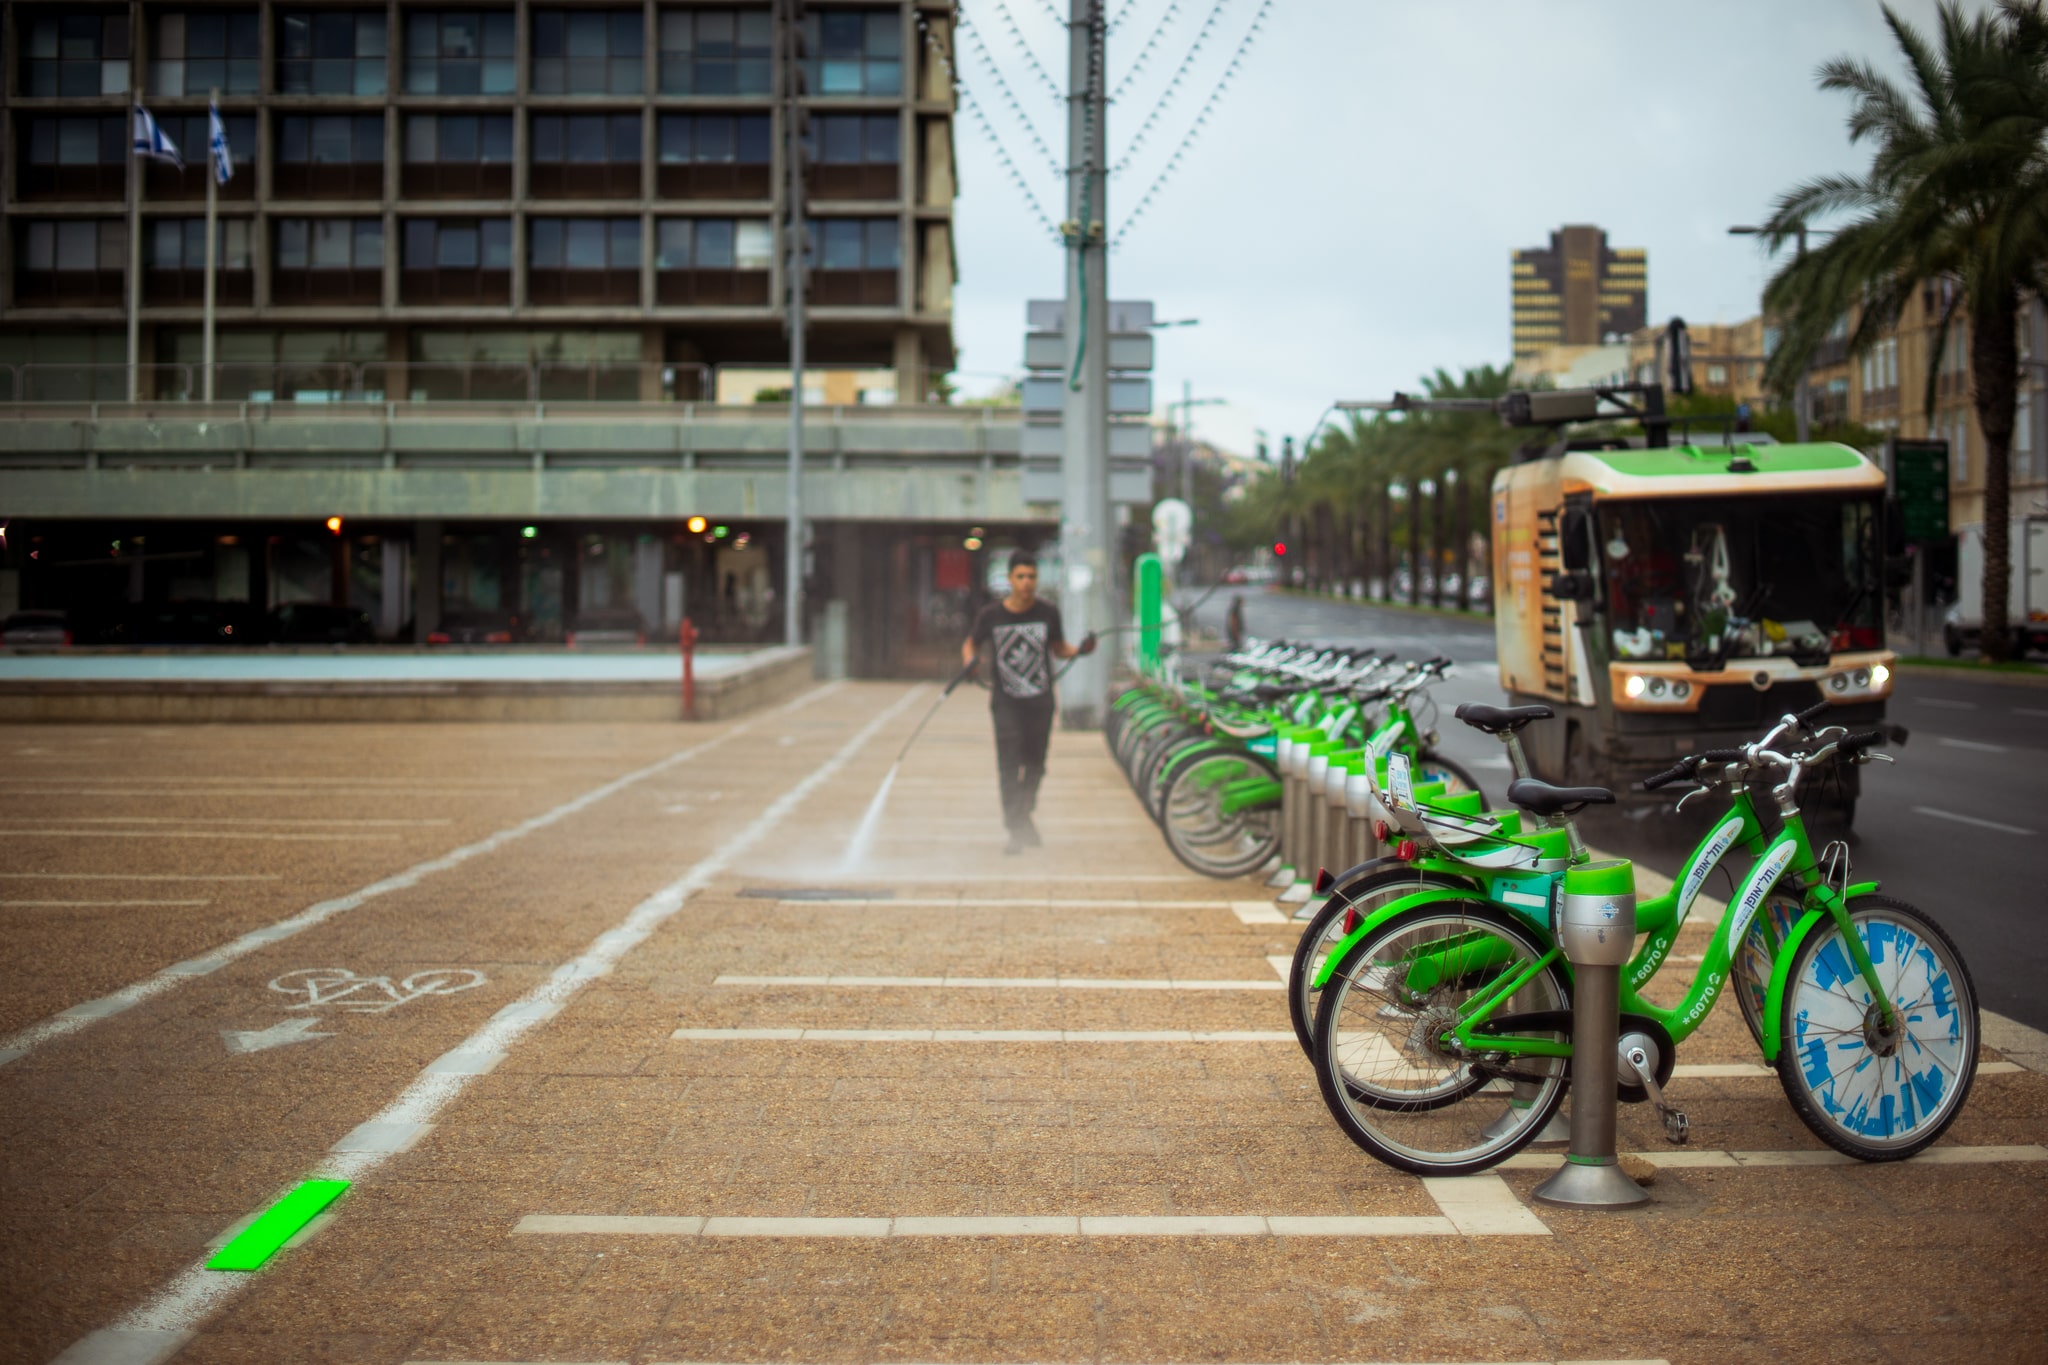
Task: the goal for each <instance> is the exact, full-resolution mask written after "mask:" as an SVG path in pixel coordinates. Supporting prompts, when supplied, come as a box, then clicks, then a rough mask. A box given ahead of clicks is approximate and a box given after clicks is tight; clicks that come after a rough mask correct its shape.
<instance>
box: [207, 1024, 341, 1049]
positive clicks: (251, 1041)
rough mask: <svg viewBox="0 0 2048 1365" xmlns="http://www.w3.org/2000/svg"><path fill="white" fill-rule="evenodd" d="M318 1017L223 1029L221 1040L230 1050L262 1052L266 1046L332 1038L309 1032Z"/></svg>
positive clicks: (329, 1035) (327, 1035)
mask: <svg viewBox="0 0 2048 1365" xmlns="http://www.w3.org/2000/svg"><path fill="white" fill-rule="evenodd" d="M319 1022H320V1021H319V1020H318V1019H286V1020H285V1021H283V1022H282V1023H277V1024H272V1025H271V1026H270V1027H269V1028H262V1029H247V1030H243V1031H239V1032H238V1031H236V1030H234V1029H222V1030H221V1031H220V1036H221V1040H222V1041H223V1042H225V1043H226V1044H227V1045H228V1051H230V1052H261V1051H263V1050H264V1049H265V1048H271V1047H283V1046H284V1045H285V1044H287V1043H310V1042H312V1041H313V1040H314V1039H316V1038H332V1037H333V1036H334V1035H333V1034H331V1033H311V1032H308V1030H310V1029H311V1028H312V1027H313V1025H315V1024H317V1023H319Z"/></svg>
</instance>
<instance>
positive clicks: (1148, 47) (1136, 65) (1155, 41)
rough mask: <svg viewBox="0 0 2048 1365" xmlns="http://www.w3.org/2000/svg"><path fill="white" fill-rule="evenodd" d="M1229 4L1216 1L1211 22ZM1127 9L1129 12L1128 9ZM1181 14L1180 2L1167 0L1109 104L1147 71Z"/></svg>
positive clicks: (1223, 0) (1111, 95) (1205, 29)
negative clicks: (1169, 29)
mask: <svg viewBox="0 0 2048 1365" xmlns="http://www.w3.org/2000/svg"><path fill="white" fill-rule="evenodd" d="M1229 3H1230V0H1216V7H1215V9H1212V10H1210V11H1209V22H1210V23H1214V22H1216V13H1217V11H1218V10H1221V9H1222V8H1223V7H1224V6H1225V5H1227V4H1229ZM1126 9H1127V10H1128V7H1126ZM1179 13H1180V0H1166V9H1165V12H1163V13H1162V14H1161V15H1160V16H1159V23H1158V24H1157V25H1156V26H1155V27H1154V28H1153V30H1152V36H1151V37H1149V38H1147V39H1146V40H1145V45H1144V46H1143V47H1141V48H1139V49H1138V59H1137V60H1136V61H1134V62H1132V63H1131V69H1130V70H1129V71H1126V72H1124V78H1123V79H1122V80H1120V81H1118V82H1117V83H1116V89H1114V90H1112V91H1110V92H1109V102H1110V103H1111V104H1115V103H1116V102H1117V100H1118V99H1120V98H1121V97H1122V96H1123V93H1124V91H1126V90H1128V89H1130V88H1131V82H1132V81H1134V80H1136V79H1138V74H1139V73H1140V72H1142V71H1143V70H1144V69H1145V63H1146V62H1149V61H1151V60H1152V54H1153V53H1154V52H1156V51H1158V50H1159V40H1160V39H1161V38H1164V37H1165V36H1166V30H1167V29H1168V28H1170V27H1172V26H1173V16H1174V15H1176V14H1179ZM1118 18H1122V16H1121V15H1119V16H1118ZM1207 28H1208V25H1207V24H1205V25H1203V30H1204V31H1205V32H1206V31H1207Z"/></svg>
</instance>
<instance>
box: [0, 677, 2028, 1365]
mask: <svg viewBox="0 0 2048 1365" xmlns="http://www.w3.org/2000/svg"><path fill="white" fill-rule="evenodd" d="M937 695H938V694H937V689H936V688H934V687H932V686H930V685H910V684H884V683H870V684H839V685H831V686H826V687H822V688H818V689H814V690H812V691H809V692H807V693H805V694H804V695H803V696H801V697H799V698H798V699H797V700H796V701H795V702H794V703H791V704H790V705H787V706H784V707H779V708H775V709H770V710H764V711H761V712H758V713H756V714H754V715H753V716H750V717H748V718H745V719H744V720H741V721H737V722H726V723H719V724H707V725H697V726H685V725H654V724H648V725H581V726H574V725H541V724H534V725H508V726H484V725H447V726H439V725H415V726H368V725H364V726H286V725H272V726H253V725H252V726H190V727H180V728H168V727H139V726H138V727H94V726H42V727H26V726H11V727H4V728H0V754H5V755H6V756H7V760H8V763H9V768H10V773H11V775H12V776H13V778H14V781H13V782H12V783H11V784H10V785H9V787H8V788H7V789H6V791H5V793H4V795H0V801H4V805H0V817H4V818H0V825H4V827H5V828H6V831H7V834H6V843H5V845H4V847H5V849H6V852H5V855H4V857H0V870H4V872H5V874H6V875H5V877H4V878H0V914H4V916H5V919H4V923H5V924H6V925H7V926H8V929H9V930H10V932H9V933H8V935H7V937H6V940H5V948H4V952H0V1057H5V1058H7V1060H6V1061H4V1062H0V1151H4V1153H5V1160H4V1163H0V1283H4V1284H5V1285H6V1286H7V1291H6V1296H5V1297H6V1300H7V1304H8V1308H7V1311H6V1313H4V1314H0V1360H7V1361H17V1360H18V1361H36V1362H42V1361H49V1360H52V1359H55V1358H58V1357H59V1356H60V1355H63V1353H65V1352H67V1351H69V1352H70V1354H69V1355H68V1356H64V1358H66V1359H69V1360H74V1361H139V1360H155V1359H176V1360H179V1361H181V1362H183V1361H244V1360H247V1361H266V1362H275V1361H301V1360H303V1361H363V1362H380V1363H383V1362H388V1363H390V1365H397V1363H398V1362H406V1361H420V1362H425V1361H443V1362H457V1361H461V1362H482V1361H498V1362H510V1361H543V1360H547V1361H630V1362H635V1365H638V1363H639V1362H650V1361H699V1362H702V1361H761V1362H765V1361H770V1360H790V1361H804V1362H821V1363H822V1362H867V1361H877V1362H880V1361H902V1362H910V1361H927V1362H937V1361H947V1362H961V1363H962V1365H967V1363H969V1362H994V1361H1019V1362H1023V1361H1036V1362H1069V1363H1071V1365H1079V1363H1080V1362H1097V1361H1102V1362H1110V1361H1118V1362H1121V1361H1129V1362H1139V1361H1194V1360H1211V1361H1240V1362H1253V1361H1359V1360H1377V1361H1411V1362H1419V1361H1481V1360H1487V1361H1509V1360H1512V1361H1536V1360H1543V1361H1557V1360H1582V1361H1583V1360H1591V1359H1603V1360H1654V1359H1664V1360H1670V1361H1675V1362H1691V1361H1700V1362H1707V1361H1713V1362H1717V1363H1718V1362H1724V1361H1730V1360H1733V1361H1744V1360H1780V1359H1788V1358H1789V1359H1799V1360H1850V1361H1900V1362H1903V1361H1906V1360H1909V1359H1910V1360H1914V1361H1929V1360H1965V1359H1967V1360H1971V1361H1975V1362H1993V1361H2005V1360H2011V1361H2022V1360H2025V1361H2035V1360H2040V1359H2043V1358H2048V1307H2044V1301H2043V1299H2042V1297H2041V1295H2040V1293H2039V1286H2038V1277H2039V1272H2040V1269H2041V1267H2042V1266H2043V1265H2044V1264H2048V1145H2044V1144H2048V1076H2043V1075H2041V1074H2039V1073H2037V1072H2034V1071H2031V1070H2028V1069H2026V1068H2024V1067H2021V1066H2017V1065H2013V1064H2011V1063H2008V1062H2006V1061H2005V1060H2004V1059H2003V1058H2001V1057H1999V1056H1998V1054H1996V1053H1994V1052H1991V1051H1989V1050H1987V1052H1986V1053H1985V1057H1986V1059H1987V1060H1988V1061H1990V1062H1991V1063H1993V1065H1992V1066H1990V1067H1988V1068H1986V1070H1985V1071H1984V1072H1983V1074H1981V1075H1980V1078H1979V1080H1978V1081H1977V1084H1976V1088H1975V1090H1974V1091H1973V1093H1972V1096H1971V1099H1970V1101H1969V1103H1968V1106H1967V1107H1966V1109H1965V1110H1964V1112H1963V1114H1962V1116H1961V1118H1960V1119H1959V1120H1958V1122H1957V1123H1956V1125H1955V1127H1954V1128H1953V1129H1952V1130H1951V1131H1950V1133H1949V1134H1948V1135H1947V1136H1946V1137H1945V1138H1944V1139H1943V1141H1942V1142H1941V1143H1940V1144H1938V1146H1937V1147H1936V1148H1935V1149H1933V1150H1932V1151H1931V1152H1930V1153H1929V1154H1928V1155H1927V1156H1925V1157H1923V1158H1920V1159H1917V1160H1915V1161H1912V1162H1909V1163H1905V1164H1901V1165H1888V1166H1860V1165H1856V1164H1854V1163H1848V1162H1845V1161H1840V1160H1836V1159H1834V1158H1833V1156H1832V1154H1831V1153H1828V1152H1826V1151H1824V1150H1823V1149H1821V1148H1820V1146H1819V1144H1818V1143H1817V1142H1816V1141H1815V1139H1813V1138H1812V1137H1811V1135H1810V1134H1808V1133H1807V1131H1806V1130H1805V1129H1804V1128H1803V1127H1802V1126H1801V1125H1800V1124H1799V1123H1798V1121H1797V1120H1796V1119H1795V1118H1794V1117H1793V1114H1792V1112H1791V1110H1790V1108H1789V1106H1788V1104H1787V1103H1786V1101H1785V1098H1784V1096H1783V1094H1782V1092H1781V1091H1780V1090H1779V1088H1778V1085H1777V1082H1776V1080H1775V1078H1774V1077H1772V1076H1771V1075H1770V1074H1768V1073H1765V1072H1762V1071H1761V1070H1760V1069H1758V1068H1757V1067H1756V1066H1755V1063H1756V1061H1757V1058H1756V1054H1755V1050H1754V1048H1753V1046H1752V1045H1751V1044H1750V1042H1749V1039H1748V1035H1747V1034H1746V1032H1745V1031H1744V1029H1743V1026H1742V1024H1741V1023H1740V1020H1739V1018H1738V1017H1737V1016H1736V1014H1735V1013H1734V1012H1733V1011H1720V1012H1717V1013H1716V1015H1715V1016H1714V1017H1712V1018H1711V1019H1710V1020H1709V1021H1708V1023H1707V1026H1706V1027H1705V1028H1704V1029H1703V1030H1702V1031H1701V1032H1700V1033H1699V1034H1697V1035H1695V1037H1694V1038H1693V1039H1692V1040H1690V1041H1689V1042H1688V1043H1687V1044H1686V1047H1685V1049H1684V1051H1683V1052H1682V1054H1681V1056H1680V1058H1679V1062H1680V1066H1681V1070H1680V1072H1679V1076H1678V1079H1677V1080H1676V1081H1675V1082H1674V1084H1673V1087H1672V1092H1673V1096H1674V1098H1675V1099H1676V1100H1677V1101H1679V1102H1680V1103H1682V1104H1683V1105H1684V1106H1685V1107H1686V1108H1687V1110H1688V1111H1689V1113H1690V1114H1691V1118H1692V1125H1693V1140H1692V1144H1691V1145H1690V1146H1689V1147H1686V1148H1672V1147H1670V1146H1668V1145H1667V1144H1665V1142H1664V1141H1663V1138H1662V1136H1661V1131H1660V1129H1659V1127H1658V1125H1657V1122H1656V1116H1655V1114H1654V1113H1653V1112H1645V1111H1643V1110H1641V1109H1636V1108H1625V1109H1624V1110H1623V1112H1622V1116H1621V1124H1622V1127H1621V1134H1622V1146H1623V1147H1624V1149H1626V1150H1630V1151H1636V1152H1640V1153H1642V1154H1644V1155H1645V1156H1646V1157H1647V1158H1648V1159H1649V1160H1650V1161H1651V1162H1652V1163H1656V1164H1657V1167H1658V1169H1657V1172H1656V1176H1655V1183H1654V1185H1653V1186H1652V1193H1653V1195H1654V1201H1653V1203H1651V1204H1650V1205H1649V1206H1647V1207H1646V1208H1643V1209H1641V1210H1637V1211H1632V1212H1627V1213H1616V1214H1596V1213H1582V1212H1571V1211H1564V1210H1558V1209H1553V1208H1549V1207H1540V1206H1535V1205H1533V1204H1531V1202H1530V1200H1529V1192H1530V1190H1531V1189H1532V1188H1533V1187H1534V1186H1535V1185H1536V1184H1537V1183H1538V1182H1539V1181H1540V1180H1541V1179H1543V1178H1544V1176H1545V1175H1546V1174H1547V1173H1548V1171H1549V1170H1550V1169H1554V1167H1555V1165H1556V1163H1557V1157H1556V1156H1555V1154H1554V1153H1552V1154H1549V1155H1543V1154H1537V1153H1525V1154H1524V1155H1523V1156H1522V1157H1520V1158H1518V1159H1517V1160H1516V1161H1515V1162H1513V1163H1510V1165H1509V1166H1508V1167H1506V1168H1503V1169H1502V1170H1500V1171H1499V1172H1497V1173H1489V1174H1485V1175H1481V1176H1474V1177H1467V1178H1464V1179H1460V1180H1439V1181H1428V1182H1425V1181H1423V1180H1419V1179H1417V1178H1415V1177H1412V1176H1408V1175H1405V1174H1402V1173H1400V1172H1396V1171H1393V1170H1391V1169H1389V1168H1387V1167H1384V1166H1381V1165H1379V1164H1377V1163H1375V1162H1374V1161H1372V1160H1371V1159H1370V1158H1368V1157H1367V1156H1365V1155H1364V1154H1363V1153H1361V1152H1360V1151H1359V1150H1358V1149H1356V1148H1355V1147H1353V1146H1352V1145H1351V1144H1350V1143H1349V1142H1348V1141H1346V1140H1345V1138H1344V1137H1343V1136H1342V1134H1341V1133H1340V1132H1339V1130H1338V1129H1337V1128H1336V1127H1335V1125H1334V1124H1333V1123H1332V1122H1331V1121H1330V1119H1329V1117H1328V1115H1327V1114H1326V1112H1325V1111H1324V1108H1323V1104H1322V1101H1321V1098H1320V1096H1319V1095H1318V1093H1317V1090H1316V1086H1315V1081H1314V1076H1313V1073H1312V1072H1311V1070H1310V1069H1309V1067H1308V1066H1307V1064H1306V1063H1305V1061H1304V1060H1303V1058H1302V1057H1301V1055H1300V1052H1299V1049H1298V1048H1297V1047H1296V1046H1295V1044H1294V1043H1293V1042H1292V1040H1291V1038H1290V1037H1289V1036H1287V1028H1288V1025H1287V1018H1286V1007H1285V1002H1284V999H1283V996H1282V994H1281V991H1280V980H1279V977H1278V975H1277V973H1276V971H1275V969H1274V966H1273V964H1272V962H1271V961H1270V959H1272V958H1274V957H1280V958H1282V959H1283V960H1284V957H1285V955H1286V954H1288V953H1289V952H1291V950H1292V946H1293V944H1292V938H1291V936H1292V933H1293V929H1292V926H1291V925H1289V924H1286V923H1284V922H1282V923H1275V922H1272V917H1271V915H1270V914H1269V913H1266V911H1265V904H1266V901H1265V898H1266V896H1267V895H1268V894H1270V893H1266V892H1264V891H1263V889H1262V888H1260V887H1259V886H1257V885H1256V884H1255V883H1252V882H1229V883H1223V882H1216V881H1210V880H1207V879H1204V878H1201V877H1198V876H1195V875H1193V874H1191V873H1189V872H1187V871H1186V870H1185V869H1184V868H1182V867H1181V866H1180V864H1179V863H1178V862H1176V861H1175V860H1174V859H1173V858H1172V857H1171V855H1170V854H1169V853H1168V851H1167V850H1166V847H1165V845H1164V843H1163V841H1162V840H1161V838H1160V836H1159V834H1158V832H1157V831H1156V829H1154V827H1153V826H1152V825H1151V823H1150V821H1149V820H1148V819H1147V818H1146V816H1145V815H1144V813H1143V811H1142V810H1141V809H1140V807H1139V806H1138V804H1137V803H1136V801H1135V800H1134V799H1133V797H1132V796H1131V795H1130V793H1129V791H1128V789H1127V787H1126V786H1125V785H1124V782H1123V779H1122V776H1121V774H1120V772H1119V771H1118V770H1117V768H1116V766H1115V764H1114V763H1113V762H1112V761H1111V760H1110V758H1109V757H1108V755H1107V753H1106V751H1105V750H1104V748H1103V746H1102V743H1101V738H1100V736H1099V735H1095V734H1069V733H1060V734H1056V735H1055V737H1054V745H1053V756H1052V764H1051V771H1050V774H1049V776H1048V778H1047V781H1046V787H1045V791H1044V795H1043V797H1042V800H1041V805H1040V821H1039V824H1040V828H1041V830H1042V831H1043V833H1044V836H1045V841H1046V847H1045V848H1044V849H1042V850H1034V851H1031V852H1028V853H1026V854H1023V855H1020V856H1006V855H1005V854H1004V853H1003V851H1002V840H1003V835H1002V831H1001V829H1000V822H999V819H998V815H997V802H996V793H995V783H994V781H993V774H992V773H990V772H989V769H990V768H991V767H992V763H991V761H990V760H991V758H992V747H993V746H992V742H991V739H990V734H989V726H988V721H987V718H986V716H985V715H983V714H982V707H981V704H980V698H979V695H978V694H974V693H964V692H963V693H959V694H956V695H955V696H954V697H953V698H952V699H951V700H950V701H949V702H947V703H945V704H944V705H943V706H942V707H941V708H940V710H939V712H938V715H937V716H936V718H935V719H934V720H933V721H932V723H931V725H930V727H929V728H928V729H927V730H926V731H925V733H924V735H923V737H922V738H921V739H920V740H919V741H918V743H917V745H916V746H915V747H914V748H913V749H912V750H911V753H910V756H909V758H908V759H907V760H906V761H905V763H904V765H903V767H902V769H901V772H900V774H899V776H898V778H897V780H896V782H895V783H894V785H893V787H892V789H891V791H890V794H889V799H888V802H887V805H886V806H885V808H884V811H883V816H882V818H881V819H880V821H879V823H878V825H877V831H878V832H877V835H876V837H875V839H874V842H873V844H872V848H871V851H870V852H869V853H868V855H867V856H866V857H864V858H861V859H859V860H857V861H853V862H851V863H850V862H849V861H848V859H847V850H848V847H849V844H850V842H851V841H852V839H853V836H854V832H855V829H856V827H857V826H858V825H859V824H860V822H861V819H862V816H863V814H864V812H865V811H866V810H867V809H868V808H869V806H870V804H871V801H872V798H873V796H874V793H875V792H876V790H877V787H878V785H879V784H880V782H881V780H882V778H883V775H884V773H885V771H886V770H887V769H888V767H889V765H890V763H891V761H892V760H893V759H894V757H895V755H896V753H897V751H898V750H899V748H900V747H901V745H902V744H903V742H904V740H905V739H906V738H907V737H908V736H909V734H910V732H911V730H912V728H913V727H914V726H915V725H916V724H917V722H918V720H919V718H920V717H921V716H922V715H923V714H924V712H925V711H926V710H927V709H928V708H929V707H930V706H931V705H932V704H933V702H934V701H935V699H936V698H937ZM1701 941H1703V940H1702V938H1701V937H1700V936H1699V935H1689V936H1688V938H1687V939H1684V940H1681V945H1680V952H1681V953H1682V954H1683V953H1686V952H1688V951H1690V952H1693V953H1696V952H1697V945H1698V943H1699V942H1701ZM1688 945H1690V947H1689V946H1688ZM1684 970H1685V969H1683V968H1680V967H1678V966H1675V965H1674V967H1673V968H1671V969H1670V971H1669V972H1667V975H1672V974H1680V975H1682V973H1683V971H1684ZM1679 984H1680V983H1679V982H1678V981H1674V982H1672V983H1671V984H1670V985H1669V986H1667V987H1666V988H1665V989H1669V990H1673V991H1675V990H1676V989H1677V988H1678V986H1679ZM321 1175H339V1176H343V1177H345V1178H348V1179H350V1180H351V1181H352V1182H353V1184H352V1186H351V1188H350V1190H349V1192H348V1193H347V1194H346V1195H344V1196H343V1197H342V1199H341V1200H340V1201H339V1202H338V1203H337V1204H336V1205H334V1206H333V1208H332V1209H331V1210H330V1212H329V1214H328V1215H327V1216H326V1217H325V1218H324V1219H323V1220H321V1221H320V1222H317V1223H316V1224H315V1225H314V1226H313V1228H312V1229H310V1230H309V1232H310V1235H308V1236H306V1237H305V1238H304V1239H303V1241H302V1243H301V1244H299V1245H296V1246H291V1247H287V1248H286V1249H285V1250H284V1251H282V1252H280V1253H279V1254H278V1255H277V1257H275V1258H274V1259H273V1260H272V1261H271V1262H270V1263H269V1264H267V1265H266V1266H265V1267H264V1268H263V1269H262V1270H260V1271H257V1272H255V1273H253V1274H239V1273H235V1272H222V1271H209V1270H206V1269H204V1268H203V1262H204V1260H205V1258H206V1257H207V1256H208V1255H209V1251H208V1247H209V1244H210V1243H215V1242H218V1241H219V1240H221V1239H222V1237H223V1235H224V1234H226V1233H228V1232H229V1231H230V1230H231V1229H233V1228H234V1227H235V1226H236V1225H238V1224H239V1223H241V1222H242V1221H244V1220H245V1219H247V1218H248V1217H249V1216H250V1215H252V1214H254V1213H255V1212H257V1211H258V1210H260V1209H261V1208H263V1207H265V1206H266V1205H268V1204H269V1203H270V1202H272V1201H273V1200H275V1199H276V1198H278V1197H279V1195H281V1194H282V1193H283V1192H284V1191H285V1190H286V1189H288V1188H290V1187H291V1186H293V1185H294V1184H296V1183H297V1182H299V1181H301V1180H303V1179H307V1178H311V1177H315V1176H321Z"/></svg>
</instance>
